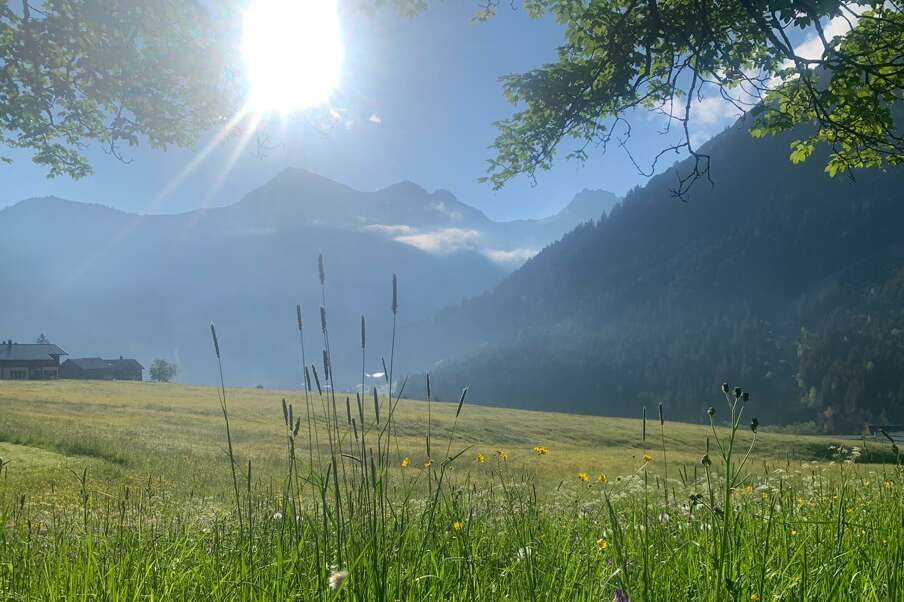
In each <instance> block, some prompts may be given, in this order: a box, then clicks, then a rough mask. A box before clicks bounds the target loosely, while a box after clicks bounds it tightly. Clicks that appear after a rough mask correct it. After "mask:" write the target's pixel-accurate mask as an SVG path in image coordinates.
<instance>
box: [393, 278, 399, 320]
mask: <svg viewBox="0 0 904 602" xmlns="http://www.w3.org/2000/svg"><path fill="white" fill-rule="evenodd" d="M392 313H394V314H397V313H399V277H398V276H397V275H395V274H393V275H392Z"/></svg>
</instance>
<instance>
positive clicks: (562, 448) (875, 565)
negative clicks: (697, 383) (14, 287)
mask: <svg viewBox="0 0 904 602" xmlns="http://www.w3.org/2000/svg"><path fill="white" fill-rule="evenodd" d="M312 389H313V390H312V391H311V392H309V393H306V392H304V391H266V390H258V389H228V390H226V391H225V393H226V406H227V409H228V412H227V413H226V416H228V420H229V440H230V441H231V447H232V457H233V464H232V466H233V467H234V468H235V472H234V473H233V471H232V470H230V452H229V442H228V441H227V437H226V429H225V422H224V412H223V411H222V406H221V402H220V392H219V390H218V389H216V388H212V387H190V386H181V385H160V384H145V383H100V382H89V381H56V382H15V383H14V382H4V383H3V384H2V386H0V416H2V419H0V458H2V469H0V471H2V476H0V600H73V599H90V600H94V599H96V600H189V599H191V600H195V599H197V600H314V599H316V600H333V599H335V600H503V599H505V600H628V599H630V600H635V601H637V600H676V599H681V600H713V601H717V600H718V601H721V600H744V601H748V600H749V601H757V600H789V601H790V600H888V601H900V600H904V495H902V494H904V485H902V477H904V472H902V468H901V465H900V463H899V462H898V463H896V460H897V458H896V456H895V455H894V453H893V452H892V451H891V449H890V444H888V443H882V442H874V441H872V440H871V441H869V442H868V443H867V444H866V445H865V446H864V445H863V444H862V443H859V442H854V445H856V446H857V447H852V446H851V445H850V444H847V448H846V449H843V450H838V449H835V450H834V451H833V450H830V446H831V445H833V444H835V442H833V441H831V440H828V439H820V438H812V437H797V436H790V435H778V434H770V433H768V427H767V426H763V427H760V428H758V429H756V430H757V433H756V434H754V432H753V429H752V428H751V427H750V417H751V416H752V415H753V414H755V405H756V401H755V398H754V399H753V400H751V401H749V402H745V401H744V399H743V398H741V397H736V396H735V395H734V394H733V393H732V392H728V393H727V394H725V395H724V396H723V395H722V393H721V392H718V391H716V392H715V394H714V396H713V398H714V401H713V407H714V412H715V416H714V422H715V423H717V424H720V425H723V426H719V427H717V428H711V427H710V426H708V425H707V426H703V425H688V424H680V423H672V422H669V421H665V422H660V420H659V418H658V417H657V416H655V414H656V408H651V409H650V412H651V414H650V416H651V418H650V419H649V420H647V421H646V422H643V421H641V420H627V419H611V418H600V417H587V416H573V415H565V414H555V413H539V412H526V411H518V410H504V409H496V408H488V407H478V406H470V405H469V404H468V403H467V399H465V401H464V403H463V404H458V403H432V404H428V403H426V402H419V401H409V400H399V401H397V402H396V401H395V400H390V399H386V398H381V399H379V400H378V405H379V408H380V410H379V411H380V413H381V418H380V422H379V424H378V423H377V415H376V408H375V406H374V400H373V399H372V398H370V397H368V399H365V400H362V403H361V405H360V406H359V404H358V401H357V400H356V399H355V398H354V396H352V397H351V398H350V401H349V404H348V406H346V397H345V395H339V394H337V395H336V396H335V399H334V398H333V397H332V396H331V395H329V394H327V393H324V394H318V392H317V390H316V389H315V388H313V387H312ZM283 399H285V400H286V401H287V402H288V404H291V415H289V412H290V408H289V406H286V407H285V409H284V406H283V401H282V400H283ZM351 418H354V423H352V420H350V419H351ZM428 433H429V443H428ZM754 437H755V441H754ZM428 445H429V448H430V449H429V453H428ZM707 448H708V451H707Z"/></svg>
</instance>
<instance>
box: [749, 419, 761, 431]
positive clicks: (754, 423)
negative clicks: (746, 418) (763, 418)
mask: <svg viewBox="0 0 904 602" xmlns="http://www.w3.org/2000/svg"><path fill="white" fill-rule="evenodd" d="M758 428H760V421H759V420H757V419H756V418H754V419H753V420H751V421H750V430H751V431H753V432H754V433H755V432H756V430H757V429H758Z"/></svg>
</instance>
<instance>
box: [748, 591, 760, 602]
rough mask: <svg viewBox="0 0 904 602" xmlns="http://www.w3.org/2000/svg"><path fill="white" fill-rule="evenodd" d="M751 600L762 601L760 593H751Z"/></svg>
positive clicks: (751, 601) (753, 601)
mask: <svg viewBox="0 0 904 602" xmlns="http://www.w3.org/2000/svg"><path fill="white" fill-rule="evenodd" d="M750 602H760V595H759V594H758V593H756V592H754V593H752V594H750Z"/></svg>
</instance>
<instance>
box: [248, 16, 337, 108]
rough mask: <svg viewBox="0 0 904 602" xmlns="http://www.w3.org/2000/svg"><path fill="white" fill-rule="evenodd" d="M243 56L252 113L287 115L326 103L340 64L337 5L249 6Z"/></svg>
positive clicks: (335, 80)
mask: <svg viewBox="0 0 904 602" xmlns="http://www.w3.org/2000/svg"><path fill="white" fill-rule="evenodd" d="M242 53H243V55H244V59H245V68H246V69H247V75H248V80H249V83H250V85H251V91H250V98H249V101H250V106H251V108H252V110H254V111H256V112H259V113H263V112H279V113H283V114H286V113H290V112H292V111H298V110H301V109H305V108H308V107H312V106H316V105H319V104H322V103H324V102H326V101H327V100H328V99H329V97H330V94H331V92H332V91H333V89H334V88H335V86H336V84H337V83H338V81H339V73H340V70H341V67H342V58H343V47H342V36H341V32H340V27H339V15H338V8H337V5H336V0H251V3H250V5H249V7H248V11H247V12H246V13H245V19H244V31H243V36H242Z"/></svg>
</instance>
